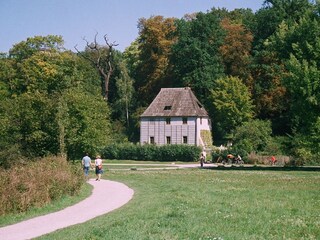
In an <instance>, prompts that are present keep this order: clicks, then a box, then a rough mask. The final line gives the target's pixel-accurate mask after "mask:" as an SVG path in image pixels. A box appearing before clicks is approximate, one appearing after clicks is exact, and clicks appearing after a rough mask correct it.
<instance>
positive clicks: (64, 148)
mask: <svg viewBox="0 0 320 240" xmlns="http://www.w3.org/2000/svg"><path fill="white" fill-rule="evenodd" d="M47 38H48V39H51V37H50V36H49V37H47ZM47 38H46V37H43V38H41V39H45V40H44V43H43V44H44V45H46V39H47ZM34 40H39V38H36V39H32V38H30V39H28V40H27V41H26V42H22V43H23V44H17V45H15V47H14V48H13V50H15V51H13V50H12V52H17V51H16V48H17V46H19V48H18V49H19V51H18V52H19V54H20V53H23V54H20V55H12V56H8V58H2V59H1V60H0V67H1V69H3V70H4V71H1V74H0V77H1V78H0V86H4V87H3V89H4V90H5V92H6V95H5V96H4V97H2V98H1V99H0V106H1V109H0V111H1V118H0V123H1V126H2V128H1V130H2V131H1V141H0V145H1V149H4V150H3V151H6V149H11V146H14V145H15V146H17V147H16V148H15V149H16V150H17V151H21V154H22V155H25V156H44V155H48V154H62V155H64V154H66V153H68V157H69V158H70V157H76V156H81V155H82V154H83V152H84V151H90V152H92V153H94V151H97V149H98V148H99V147H101V146H102V145H103V143H106V142H107V140H108V139H110V132H111V131H110V127H109V125H110V117H109V114H110V111H109V108H108V106H106V105H105V103H104V105H102V103H103V100H102V98H101V97H99V96H100V94H99V88H100V87H99V84H97V82H98V83H99V80H98V81H97V79H99V75H98V74H97V73H96V70H95V69H94V68H93V67H92V66H90V64H89V63H88V62H86V61H84V60H83V59H81V58H79V57H78V56H77V55H75V54H73V53H71V52H68V51H62V50H59V51H58V50H57V49H55V47H53V49H50V48H49V47H47V48H46V49H45V50H43V48H40V47H35V48H31V49H32V51H29V49H30V44H31V43H33V41H34ZM37 44H39V46H42V45H41V43H40V42H37ZM52 44H53V43H52ZM23 46H25V47H26V49H23ZM31 46H33V45H32V44H31ZM46 46H47V45H46ZM53 46H56V45H55V44H53ZM25 53H28V54H25ZM17 56H20V57H17ZM22 56H23V57H22ZM11 67H12V69H11ZM102 106H103V107H102ZM96 112H97V113H96ZM2 153H3V152H2ZM0 155H1V156H4V155H5V154H0Z"/></svg>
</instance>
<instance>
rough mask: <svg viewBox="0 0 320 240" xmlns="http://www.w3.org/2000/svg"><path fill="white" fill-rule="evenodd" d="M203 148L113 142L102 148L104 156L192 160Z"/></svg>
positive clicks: (130, 158) (156, 159)
mask: <svg viewBox="0 0 320 240" xmlns="http://www.w3.org/2000/svg"><path fill="white" fill-rule="evenodd" d="M200 152H201V149H200V148H199V147H196V146H191V145H174V144H172V145H162V146H158V145H149V144H146V145H135V144H112V145H108V146H106V147H104V148H103V149H102V150H101V154H102V157H103V158H106V159H120V160H121V159H123V160H142V161H147V160H153V161H170V162H171V161H182V162H192V161H197V160H198V159H199V155H200Z"/></svg>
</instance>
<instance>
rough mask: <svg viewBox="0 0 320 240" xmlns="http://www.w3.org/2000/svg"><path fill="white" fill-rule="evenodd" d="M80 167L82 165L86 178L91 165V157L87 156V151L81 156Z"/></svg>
mask: <svg viewBox="0 0 320 240" xmlns="http://www.w3.org/2000/svg"><path fill="white" fill-rule="evenodd" d="M82 167H83V171H84V175H85V177H86V178H87V179H88V178H89V170H90V167H91V158H90V157H89V156H88V153H86V154H85V156H84V157H83V158H82Z"/></svg>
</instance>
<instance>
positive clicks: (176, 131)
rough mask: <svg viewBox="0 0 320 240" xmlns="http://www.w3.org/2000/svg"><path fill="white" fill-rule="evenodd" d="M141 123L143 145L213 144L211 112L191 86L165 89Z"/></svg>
mask: <svg viewBox="0 0 320 240" xmlns="http://www.w3.org/2000/svg"><path fill="white" fill-rule="evenodd" d="M140 123H141V124H140V143H141V144H146V143H148V144H158V145H164V144H190V145H196V146H201V147H202V148H208V147H211V146H212V138H211V122H210V118H209V115H208V113H207V111H206V110H205V109H204V107H203V106H202V104H201V103H200V102H199V101H198V99H197V98H196V96H195V95H194V93H193V92H192V90H191V89H190V88H189V87H186V88H162V89H161V90H160V92H159V93H158V95H157V96H156V98H155V99H154V100H153V102H152V103H151V104H150V106H149V107H148V108H147V109H146V110H145V111H144V113H143V114H142V115H141V118H140Z"/></svg>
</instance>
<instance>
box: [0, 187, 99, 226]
mask: <svg viewBox="0 0 320 240" xmlns="http://www.w3.org/2000/svg"><path fill="white" fill-rule="evenodd" d="M92 188H93V187H92V186H91V185H90V184H84V185H83V186H82V188H81V190H80V192H79V194H78V195H76V196H65V197H62V198H60V199H58V200H55V201H54V202H52V203H50V204H47V205H46V206H44V207H42V208H32V209H30V210H28V211H27V212H23V213H18V214H7V215H4V216H1V218H0V227H1V226H5V225H10V224H13V223H17V222H20V221H23V220H27V219H30V218H33V217H37V216H41V215H45V214H48V213H51V212H56V211H59V210H61V209H64V208H66V207H68V206H71V205H74V204H76V203H78V202H80V201H82V200H83V199H85V198H87V197H88V196H89V195H90V194H91V192H92Z"/></svg>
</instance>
